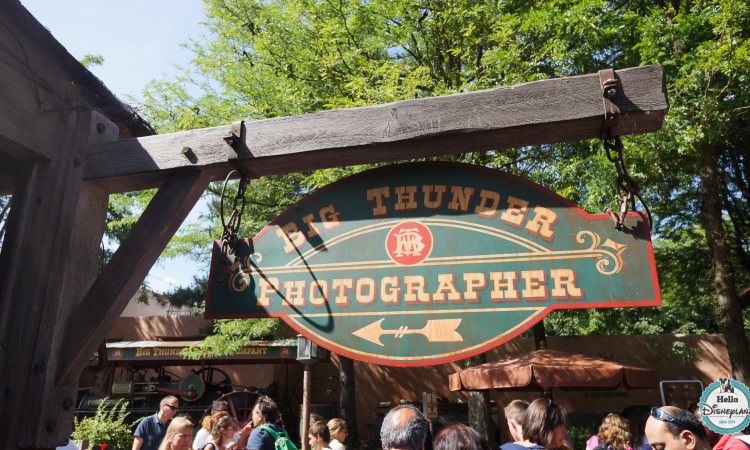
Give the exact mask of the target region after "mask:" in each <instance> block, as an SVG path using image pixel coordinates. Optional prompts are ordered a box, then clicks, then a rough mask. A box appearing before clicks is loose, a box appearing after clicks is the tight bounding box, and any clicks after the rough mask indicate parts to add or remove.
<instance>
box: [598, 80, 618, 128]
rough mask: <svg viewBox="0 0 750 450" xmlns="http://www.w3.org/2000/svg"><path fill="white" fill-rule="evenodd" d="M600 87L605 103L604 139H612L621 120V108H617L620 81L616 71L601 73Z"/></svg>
mask: <svg viewBox="0 0 750 450" xmlns="http://www.w3.org/2000/svg"><path fill="white" fill-rule="evenodd" d="M599 85H600V86H601V89H602V100H603V101H604V133H603V134H604V137H611V136H612V135H613V134H614V133H613V132H612V130H613V129H614V128H615V127H616V126H617V122H618V121H619V118H620V107H619V106H617V97H618V96H619V95H620V81H619V80H618V79H617V76H616V75H615V70H614V69H611V68H610V69H604V70H600V71H599Z"/></svg>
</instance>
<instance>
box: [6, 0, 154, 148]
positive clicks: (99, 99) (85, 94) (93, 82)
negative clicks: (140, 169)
mask: <svg viewBox="0 0 750 450" xmlns="http://www.w3.org/2000/svg"><path fill="white" fill-rule="evenodd" d="M0 7H1V8H2V9H3V14H4V15H5V16H6V17H7V19H9V20H11V21H13V22H16V23H17V24H19V25H20V28H21V29H22V30H24V33H26V37H27V38H28V39H30V40H31V41H32V42H34V43H35V44H36V47H37V48H39V49H43V51H45V52H47V53H48V56H49V58H50V60H52V61H54V62H55V64H56V65H57V66H58V67H59V68H60V69H61V70H62V71H63V72H64V73H65V74H67V76H68V78H69V79H68V80H48V81H51V82H52V87H53V88H55V89H57V90H58V91H59V92H60V93H61V94H62V95H65V96H73V97H74V98H75V100H78V101H79V102H81V103H82V104H84V105H87V106H89V107H91V108H92V109H96V110H97V111H99V112H101V113H102V114H104V115H105V116H106V117H107V118H108V119H109V120H111V121H112V122H114V123H115V124H117V125H118V127H119V128H120V137H121V138H130V137H142V136H150V135H154V134H156V132H155V131H154V129H153V128H152V127H151V125H150V124H149V123H148V122H146V121H145V120H144V119H143V118H142V117H140V115H138V113H137V112H136V111H135V110H134V109H133V108H132V107H131V106H130V105H128V104H126V103H124V102H122V101H121V100H120V99H118V98H117V96H115V94H113V93H112V91H110V90H109V88H107V86H106V85H105V84H104V83H103V82H102V81H101V80H100V79H99V78H97V77H96V75H94V74H93V73H91V71H89V70H88V69H87V68H86V67H85V66H83V64H81V63H80V62H79V61H78V60H77V59H76V58H75V57H74V56H73V55H71V54H70V52H68V50H67V49H66V48H65V47H64V46H63V45H62V44H61V43H60V42H59V41H58V40H57V39H56V38H55V37H54V36H53V35H52V33H51V32H50V30H49V29H47V28H46V27H45V26H44V25H43V24H41V23H40V22H39V21H38V20H37V19H36V17H34V16H33V15H32V14H31V13H30V12H29V11H28V10H27V9H26V8H25V7H24V6H23V5H22V4H21V3H20V1H19V0H0Z"/></svg>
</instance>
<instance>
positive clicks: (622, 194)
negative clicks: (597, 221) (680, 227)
mask: <svg viewBox="0 0 750 450" xmlns="http://www.w3.org/2000/svg"><path fill="white" fill-rule="evenodd" d="M603 144H604V151H605V153H606V155H607V159H608V160H609V161H610V162H612V163H613V164H614V165H615V170H617V180H616V182H615V190H616V191H617V200H618V201H619V202H620V208H619V211H617V212H615V211H614V210H613V209H612V208H605V209H604V212H606V213H607V214H609V216H610V217H611V218H612V221H613V222H614V223H615V228H616V229H617V230H620V231H622V228H623V224H624V221H625V216H626V215H627V214H628V208H629V209H630V210H632V211H635V210H636V209H635V199H636V198H637V199H638V201H639V202H640V203H641V205H643V209H644V210H646V215H647V216H648V224H649V227H651V226H652V225H653V221H652V220H651V211H650V210H649V209H648V206H646V203H645V202H644V201H643V197H641V193H640V190H639V188H638V184H636V182H635V181H634V180H633V178H631V177H630V174H629V173H628V169H627V167H626V166H625V161H624V160H623V156H622V150H623V145H622V139H620V136H614V137H608V138H606V139H604V142H603Z"/></svg>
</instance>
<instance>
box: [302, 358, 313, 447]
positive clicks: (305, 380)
mask: <svg viewBox="0 0 750 450" xmlns="http://www.w3.org/2000/svg"><path fill="white" fill-rule="evenodd" d="M310 377H311V375H310V363H309V362H306V363H305V372H304V376H303V377H302V430H300V434H301V435H302V450H310V441H309V440H308V439H307V435H308V434H309V433H310V389H311V384H312V383H311V381H310Z"/></svg>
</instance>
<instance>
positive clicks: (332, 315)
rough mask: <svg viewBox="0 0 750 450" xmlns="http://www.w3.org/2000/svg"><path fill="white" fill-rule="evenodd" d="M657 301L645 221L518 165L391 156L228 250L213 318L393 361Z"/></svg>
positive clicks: (423, 359) (451, 351)
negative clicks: (551, 186)
mask: <svg viewBox="0 0 750 450" xmlns="http://www.w3.org/2000/svg"><path fill="white" fill-rule="evenodd" d="M659 304H661V297H660V292H659V284H658V280H657V276H656V269H655V265H654V257H653V248H652V246H651V240H650V232H649V229H648V225H647V222H646V221H645V220H644V218H643V217H642V215H641V214H639V213H631V214H629V215H628V217H627V218H626V220H625V227H624V230H623V231H617V230H615V229H614V227H613V223H612V221H611V220H610V218H609V216H607V215H605V214H599V215H591V214H587V213H586V212H584V211H583V210H581V209H579V208H577V207H576V206H575V205H573V204H571V203H570V202H568V201H567V200H565V199H563V198H561V197H559V196H558V195H556V194H555V193H553V192H551V191H549V190H547V189H545V188H543V187H541V186H538V185H535V184H533V183H531V182H529V181H527V180H524V179H522V178H519V177H517V176H514V175H511V174H508V173H504V172H500V171H497V170H493V169H488V168H484V167H479V166H472V165H465V164H450V163H434V162H432V163H415V164H403V165H396V166H389V167H383V168H379V169H374V170H370V171H367V172H363V173H360V174H357V175H354V176H351V177H348V178H346V179H344V180H341V181H339V182H336V183H333V184H331V185H328V186H326V187H324V188H321V189H320V190H318V191H316V192H314V193H313V194H311V195H309V196H308V197H306V198H305V199H303V200H302V201H300V202H299V203H297V204H296V205H294V206H293V207H291V208H289V209H288V210H287V211H286V212H284V213H283V214H282V215H281V216H279V217H278V218H277V219H276V220H274V221H273V222H272V223H271V224H269V225H268V226H267V227H266V228H264V229H263V230H262V231H261V232H260V233H259V234H258V236H257V237H256V238H255V239H252V240H250V239H245V240H241V241H240V242H239V244H238V246H237V249H236V254H235V255H230V257H229V258H228V259H227V258H225V257H224V256H223V255H222V254H221V246H220V243H218V242H217V243H215V244H214V253H213V257H212V263H211V274H210V277H209V290H208V299H207V302H206V317H207V318H250V317H280V318H282V319H283V320H284V321H285V322H286V323H288V324H289V325H290V326H291V327H292V328H294V329H295V330H297V331H299V332H300V333H302V334H303V335H305V336H306V337H308V338H309V339H311V340H313V341H315V342H317V343H318V344H319V345H321V346H323V347H325V348H328V349H329V350H331V351H332V352H335V353H339V354H342V355H345V356H348V357H350V358H353V359H357V360H362V361H368V362H373V363H378V364H385V365H394V366H422V365H431V364H438V363H445V362H449V361H455V360H459V359H463V358H467V357H469V356H472V355H475V354H478V353H482V352H485V351H487V350H488V349H490V348H493V347H495V346H498V345H500V344H502V343H504V342H507V341H508V340H510V339H512V338H513V337H515V336H517V335H519V334H520V333H522V332H523V331H524V330H527V329H529V328H530V327H531V326H532V325H534V324H535V323H537V322H538V321H540V320H541V319H542V318H544V317H545V316H546V315H547V314H549V313H550V312H551V311H553V310H555V309H569V308H610V307H626V306H658V305H659Z"/></svg>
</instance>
